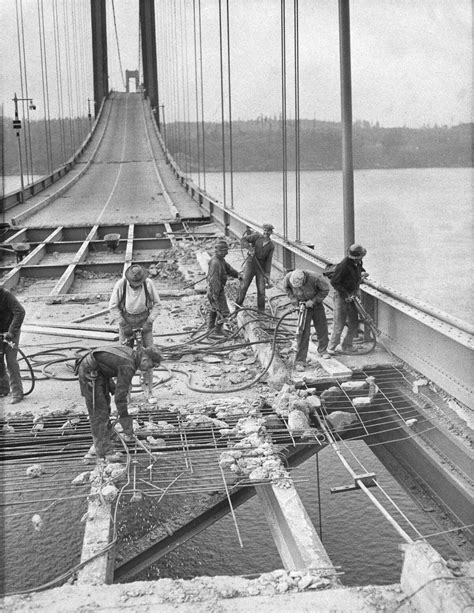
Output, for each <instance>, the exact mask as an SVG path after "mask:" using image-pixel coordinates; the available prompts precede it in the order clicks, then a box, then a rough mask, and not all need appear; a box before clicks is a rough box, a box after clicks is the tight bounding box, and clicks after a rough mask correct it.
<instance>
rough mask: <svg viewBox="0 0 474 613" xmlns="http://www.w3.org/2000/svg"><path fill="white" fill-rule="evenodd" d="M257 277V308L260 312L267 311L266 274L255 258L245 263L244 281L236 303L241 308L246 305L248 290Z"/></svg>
mask: <svg viewBox="0 0 474 613" xmlns="http://www.w3.org/2000/svg"><path fill="white" fill-rule="evenodd" d="M254 277H255V284H256V285H257V308H258V310H259V311H264V310H265V274H264V273H263V268H262V266H261V265H259V263H258V262H257V261H256V260H254V259H253V258H248V259H247V261H246V262H245V266H244V270H243V273H242V281H241V284H240V290H239V297H238V298H237V300H236V303H237V304H238V305H240V306H242V304H243V303H244V300H245V296H246V295H247V290H248V288H249V287H250V284H251V283H252V280H253V278H254Z"/></svg>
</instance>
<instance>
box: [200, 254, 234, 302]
mask: <svg viewBox="0 0 474 613" xmlns="http://www.w3.org/2000/svg"><path fill="white" fill-rule="evenodd" d="M238 276H239V273H238V272H237V271H236V270H235V268H233V267H232V266H231V265H230V264H229V263H228V262H226V261H225V259H224V258H221V257H219V256H217V255H213V256H212V258H211V259H210V260H209V268H208V272H207V291H208V294H209V295H210V297H211V298H213V299H214V300H215V299H217V297H218V296H219V294H220V293H221V292H222V291H223V289H224V287H225V284H226V283H227V278H228V277H234V278H237V277H238Z"/></svg>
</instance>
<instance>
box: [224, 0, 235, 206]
mask: <svg viewBox="0 0 474 613" xmlns="http://www.w3.org/2000/svg"><path fill="white" fill-rule="evenodd" d="M229 19H230V18H229V0H226V33H227V89H228V94H227V95H228V113H229V173H230V208H231V209H233V208H234V155H233V137H232V88H231V68H230V57H231V54H230V21H229Z"/></svg>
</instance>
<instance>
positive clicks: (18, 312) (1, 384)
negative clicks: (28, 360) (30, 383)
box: [0, 287, 25, 404]
mask: <svg viewBox="0 0 474 613" xmlns="http://www.w3.org/2000/svg"><path fill="white" fill-rule="evenodd" d="M24 319H25V309H24V308H23V306H22V305H21V304H20V302H19V301H18V300H17V298H16V297H15V296H14V295H13V294H12V293H11V292H9V291H8V290H7V289H4V288H3V287H0V335H1V341H0V343H1V346H0V397H1V396H7V395H8V393H9V392H10V391H11V394H12V397H11V400H10V404H16V403H17V402H21V401H22V400H23V384H22V381H21V374H20V366H19V364H18V344H19V341H20V333H21V324H22V323H23V320H24ZM5 362H6V365H5Z"/></svg>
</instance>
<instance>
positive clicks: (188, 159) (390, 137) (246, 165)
mask: <svg viewBox="0 0 474 613" xmlns="http://www.w3.org/2000/svg"><path fill="white" fill-rule="evenodd" d="M473 125H474V124H460V125H458V126H455V127H437V126H435V127H425V128H420V129H412V128H381V127H380V126H379V125H378V124H376V125H371V124H369V123H368V122H356V123H355V124H354V129H353V152H354V167H355V168H359V169H362V168H430V167H443V166H445V167H470V166H471V165H472V129H473ZM166 132H167V141H168V143H169V147H170V150H171V151H172V153H173V155H174V157H175V159H176V161H178V162H179V163H180V165H181V166H182V167H186V165H187V167H188V169H189V170H192V169H195V168H197V164H198V155H197V133H196V124H188V125H185V124H171V125H168V126H166ZM204 134H205V139H204V144H205V147H204V154H205V160H206V168H207V170H221V169H222V165H223V161H222V131H221V127H220V125H219V124H205V126H204ZM199 141H200V143H201V146H200V150H201V153H200V160H201V165H202V158H203V153H202V142H203V138H202V130H200V134H199ZM225 141H226V161H225V165H226V169H227V170H228V169H229V167H230V150H229V141H230V139H229V127H228V125H226V130H225ZM232 142H233V147H232V164H233V169H234V170H235V171H259V170H260V171H265V170H266V171H269V170H281V168H282V131H281V125H280V122H279V121H278V120H277V119H270V118H262V119H259V120H256V121H236V122H233V125H232ZM287 142H288V148H287V165H288V169H294V168H295V128H294V122H288V128H287ZM341 159H342V144H341V124H340V123H330V122H322V121H312V120H302V121H301V123H300V168H301V169H302V170H336V169H340V168H341V163H342V162H341Z"/></svg>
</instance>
